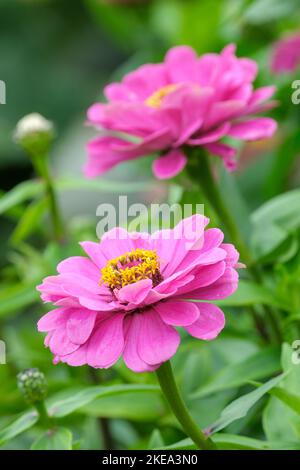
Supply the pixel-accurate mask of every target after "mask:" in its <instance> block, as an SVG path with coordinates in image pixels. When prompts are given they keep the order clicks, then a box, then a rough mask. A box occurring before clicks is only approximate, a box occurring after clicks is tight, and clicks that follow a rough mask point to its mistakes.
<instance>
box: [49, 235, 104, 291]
mask: <svg viewBox="0 0 300 470" xmlns="http://www.w3.org/2000/svg"><path fill="white" fill-rule="evenodd" d="M87 243H91V242H87ZM57 271H58V272H59V273H61V274H63V273H69V274H70V273H71V274H72V273H76V274H80V275H82V276H84V277H87V278H89V279H92V280H94V281H95V282H97V281H99V269H98V268H97V266H95V264H94V263H92V262H91V261H90V260H89V259H87V258H84V257H83V256H72V257H70V258H67V259H65V260H63V261H61V262H60V263H59V264H58V265H57Z"/></svg>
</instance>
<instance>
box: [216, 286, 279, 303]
mask: <svg viewBox="0 0 300 470" xmlns="http://www.w3.org/2000/svg"><path fill="white" fill-rule="evenodd" d="M215 303H216V304H217V305H219V306H221V307H244V306H251V305H257V304H264V305H272V306H274V307H279V308H284V307H285V305H284V304H283V305H282V303H281V302H280V300H279V299H277V298H276V297H275V294H274V293H273V292H272V291H270V290H269V289H268V288H267V287H264V286H262V285H260V284H256V283H255V282H252V281H245V280H240V282H239V287H238V289H237V291H236V292H235V293H234V294H233V295H231V296H230V297H228V298H227V299H223V300H219V301H218V302H215Z"/></svg>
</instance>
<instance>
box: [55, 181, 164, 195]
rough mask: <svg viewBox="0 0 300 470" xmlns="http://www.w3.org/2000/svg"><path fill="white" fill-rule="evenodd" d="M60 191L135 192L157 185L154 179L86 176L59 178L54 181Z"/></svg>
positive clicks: (147, 189)
mask: <svg viewBox="0 0 300 470" xmlns="http://www.w3.org/2000/svg"><path fill="white" fill-rule="evenodd" d="M54 186H55V188H56V189H57V190H58V191H67V190H74V189H75V190H76V191H80V190H84V191H87V190H88V191H97V192H105V193H113V192H115V191H117V192H118V193H135V192H140V191H150V190H152V189H153V188H154V187H155V182H154V181H151V180H150V181H149V180H148V181H128V182H126V181H125V182H124V181H110V180H109V179H96V180H88V179H84V178H69V177H64V178H58V179H57V180H56V181H55V182H54Z"/></svg>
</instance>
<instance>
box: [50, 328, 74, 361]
mask: <svg viewBox="0 0 300 470" xmlns="http://www.w3.org/2000/svg"><path fill="white" fill-rule="evenodd" d="M78 347H79V345H78V344H75V343H72V341H70V339H69V337H68V335H67V331H66V328H58V329H57V330H55V331H54V332H53V333H52V336H51V338H50V341H49V348H50V350H51V352H52V353H53V354H55V355H58V356H64V355H65V354H70V353H72V352H74V351H76V349H78Z"/></svg>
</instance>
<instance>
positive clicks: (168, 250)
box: [151, 214, 209, 277]
mask: <svg viewBox="0 0 300 470" xmlns="http://www.w3.org/2000/svg"><path fill="white" fill-rule="evenodd" d="M208 223H209V219H208V218H207V217H205V216H203V215H202V214H194V215H192V216H190V217H187V218H185V219H183V220H181V221H180V222H179V223H178V224H177V225H176V226H175V227H174V229H173V230H168V229H166V230H161V231H158V232H155V233H153V234H152V237H151V240H152V248H153V249H156V250H157V254H158V256H159V258H160V263H161V271H162V273H163V275H164V277H169V276H171V275H172V274H173V273H174V272H175V270H176V269H177V267H178V266H179V265H180V263H181V262H182V261H183V260H184V258H185V257H186V256H188V255H189V254H190V252H191V251H194V252H195V254H197V253H199V250H201V248H202V244H203V232H204V228H205V226H206V225H207V224H208Z"/></svg>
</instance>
